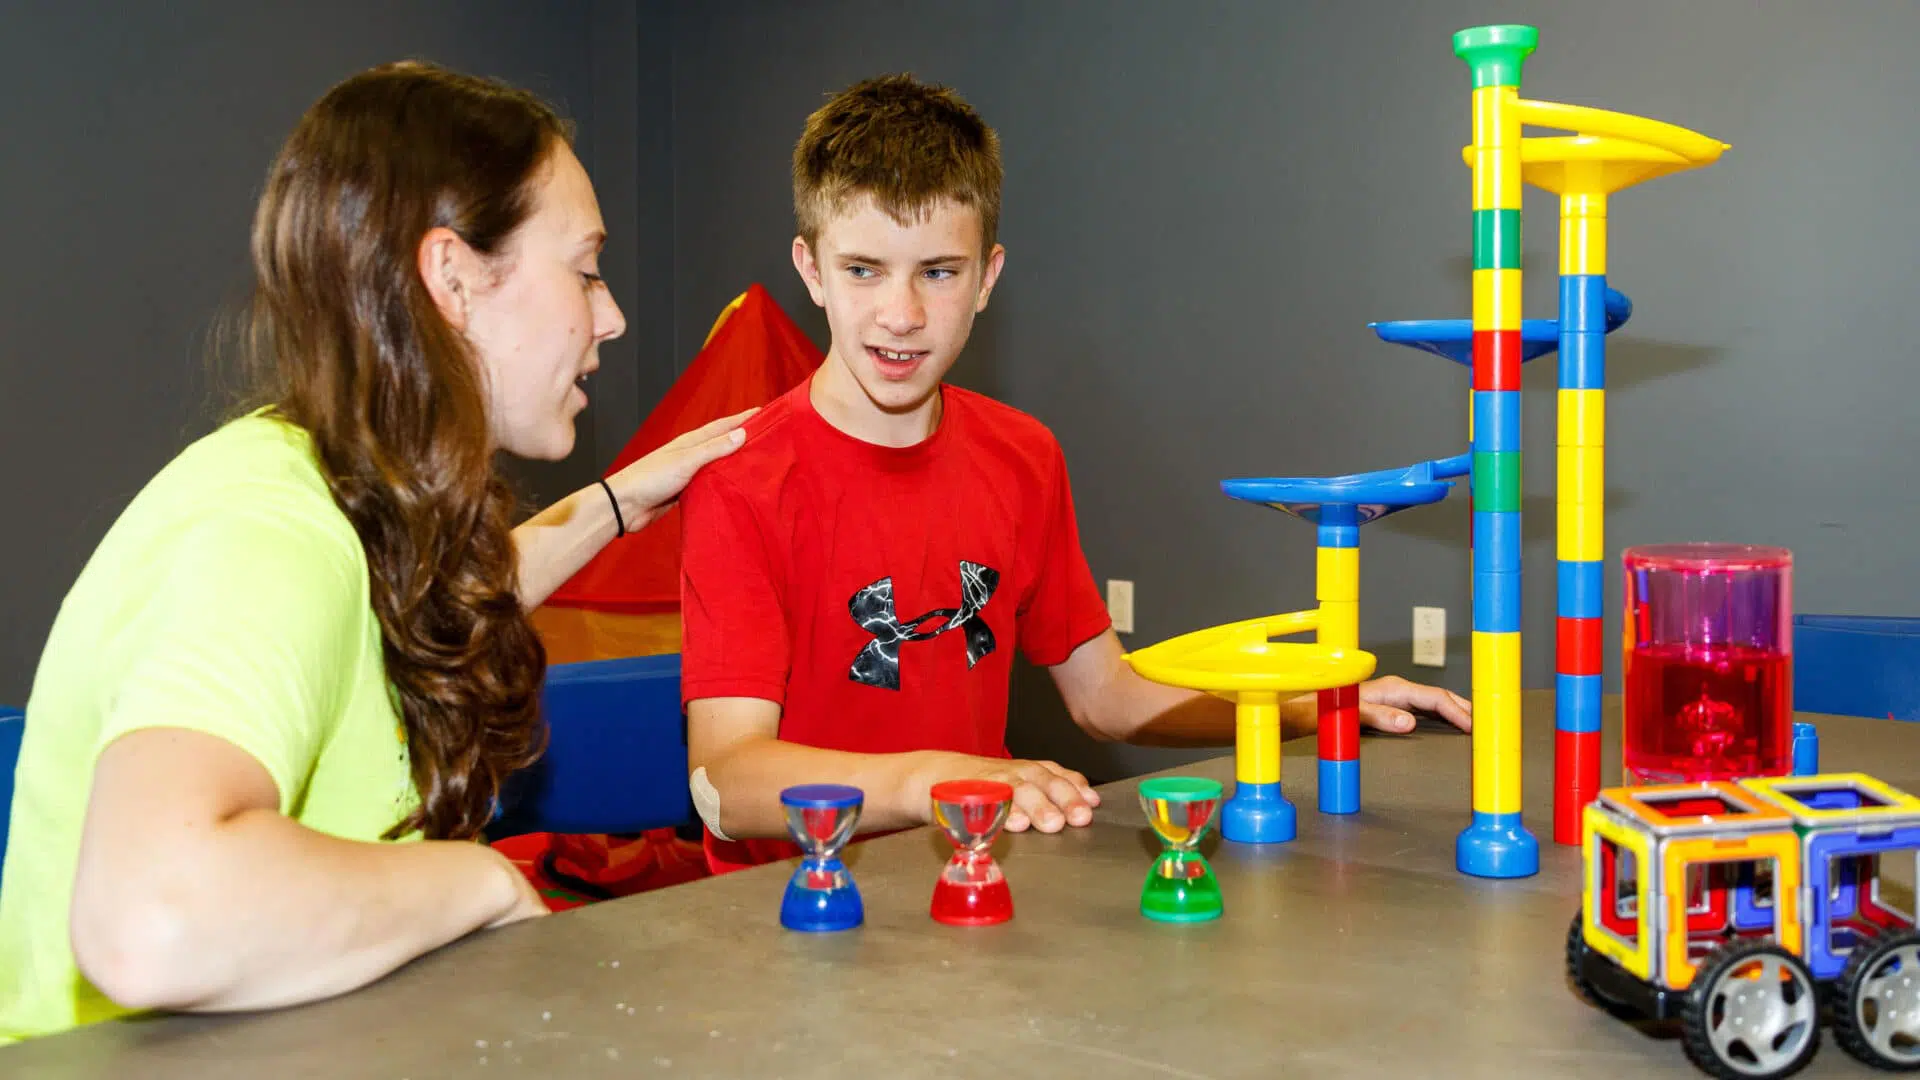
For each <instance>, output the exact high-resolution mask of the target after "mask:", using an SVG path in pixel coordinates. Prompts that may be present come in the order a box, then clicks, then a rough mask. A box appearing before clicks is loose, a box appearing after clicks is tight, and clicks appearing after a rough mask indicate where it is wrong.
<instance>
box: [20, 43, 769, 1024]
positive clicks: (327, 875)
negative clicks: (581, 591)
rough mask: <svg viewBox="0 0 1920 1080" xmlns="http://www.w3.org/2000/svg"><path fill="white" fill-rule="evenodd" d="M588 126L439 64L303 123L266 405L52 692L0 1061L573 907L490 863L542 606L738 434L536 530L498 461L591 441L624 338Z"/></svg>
mask: <svg viewBox="0 0 1920 1080" xmlns="http://www.w3.org/2000/svg"><path fill="white" fill-rule="evenodd" d="M569 137H570V136H569V130H568V128H567V127H566V125H565V124H564V123H563V121H561V120H560V119H559V118H558V117H556V116H555V115H554V114H553V113H552V112H551V111H550V110H548V109H547V108H546V107H545V106H544V105H542V104H540V103H539V102H538V101H536V100H534V99H533V98H531V97H529V96H528V95H525V94H523V93H520V92H517V91H514V90H511V89H508V88H506V87H502V86H499V85H496V84H492V83H488V82H483V81H481V80H477V79H472V78H467V77H464V76H460V75H456V74H453V73H450V72H446V71H444V70H440V69H437V68H433V67H431V66H427V65H420V64H400V65H394V66H389V67H384V68H379V69H376V70H373V71H370V72H367V73H364V74H362V75H359V76H357V77H355V78H352V79H350V80H348V81H347V82H345V83H343V84H341V85H340V86H338V87H336V88H334V89H333V90H332V91H331V92H330V93H329V94H328V95H327V96H326V97H325V98H323V99H322V100H321V101H320V102H319V103H318V104H316V105H315V106H314V107H313V108H312V110H310V111H309V112H308V113H307V115H306V116H305V117H303V118H302V120H301V122H300V124H299V126H298V127H297V128H296V130H295V131H294V133H293V135H292V137H291V138H290V140H289V141H288V143H287V145H286V146H285V148H284V149H283V150H282V152H281V154H280V156H279V158H278V160H277V161H276V162H275V164H274V166H273V168H272V170H271V172H270V173H269V176H268V181H267V186H266V191H265V194H264V196H263V197H262V199H261V202H260V206H259V209H258V213H257V216H256V218H255V221H254V228H253V243H252V251H253V262H254V271H255V275H256V283H255V286H256V287H255V299H254V303H253V307H252V310H251V313H250V319H249V328H250V334H249V338H248V340H249V346H250V347H249V352H250V354H251V355H252V356H253V357H254V358H256V359H258V360H259V361H261V362H262V366H263V369H264V373H265V375H266V376H267V381H266V383H265V387H266V390H267V395H268V396H267V400H269V401H270V402H271V404H270V405H268V406H267V407H265V408H262V409H260V410H257V411H254V412H251V413H249V414H247V415H245V416H243V417H240V418H238V419H236V420H233V421H232V422H230V423H228V424H226V425H224V426H222V427H221V428H220V429H219V430H218V431H216V432H215V433H213V434H211V435H209V436H207V437H206V438H205V439H203V440H201V441H200V442H198V443H196V444H195V445H193V446H192V447H190V448H188V449H187V450H186V451H185V452H183V453H182V454H181V455H180V456H179V457H178V458H176V459H175V460H174V461H173V462H172V463H170V464H169V465H168V466H167V467H166V468H165V469H164V470H162V471H161V473H160V474H159V475H158V476H156V477H155V478H154V479H153V480H152V481H151V482H150V483H149V484H148V485H147V487H146V488H145V489H144V490H143V491H142V492H141V494H140V495H139V496H138V497H137V498H136V499H135V500H134V501H133V503H132V504H131V505H130V506H129V507H128V508H127V510H126V511H125V513H124V514H123V515H122V517H121V518H120V520H119V521H118V522H116V523H115V525H114V527H113V529H112V530H111V531H110V532H109V533H108V535H107V536H106V538H105V539H104V540H103V541H102V543H101V545H100V547H99V549H98V550H97V551H96V552H95V554H94V556H93V558H92V560H91V562H90V563H89V564H88V566H87V567H86V569H85V570H84V571H83V572H82V574H81V576H80V578H79V580H78V581H77V582H76V583H75V585H74V587H73V589H72V591H71V592H70V593H69V594H68V596H67V598H66V601H65V603H64V605H63V606H62V609H61V611H60V615H59V617H58V619H57V621H56V622H55V624H54V627H53V630H52V633H51V635H50V637H49V639H48V643H47V646H46V651H45V654H44V655H43V657H42V660H41V664H40V668H39V671H38V673H37V675H36V677H35V682H34V688H33V694H32V697H31V699H30V701H29V703H28V708H27V712H28V723H27V735H26V745H25V747H24V748H23V751H22V755H21V763H20V769H19V774H18V775H19V791H18V794H17V796H16V800H15V807H14V812H15V818H14V829H13V841H12V848H11V850H10V851H9V852H8V856H7V865H6V867H5V876H4V879H3V884H0V1043H4V1042H6V1041H9V1040H10V1039H18V1038H22V1037H26V1036H30V1035H38V1034H44V1033H48V1032H52V1031H58V1030H61V1029H64V1028H68V1027H71V1026H74V1025H76V1024H84V1023H88V1022H92V1021H96V1020H100V1019H103V1018H107V1017H111V1016H114V1015H118V1014H121V1013H125V1012H129V1011H134V1010H145V1009H169V1010H199V1011H215V1010H234V1009H257V1008H265V1007H273V1006H282V1005H290V1004H293V1003H296V1002H303V1001H310V1000H313V999H317V998H322V997H326V996H329V995H332V994H337V993H341V992H343V991H347V990H351V989H354V988H356V987H359V986H361V985H364V984H366V983H368V982H370V981H372V980H374V979H376V978H378V977H380V976H381V975H383V974H385V973H386V972H388V971H390V970H392V969H393V968H395V967H397V966H399V965H400V964H402V963H405V962H406V961H407V960H409V959H411V958H413V957H415V956H418V955H420V954H421V953H424V952H427V951H428V950H431V949H434V948H436V947H438V946H440V945H443V944H445V943H447V942H448V941H451V940H453V939H455V938H458V937H460V936H462V935H464V934H467V933H469V932H471V931H474V930H477V929H480V928H484V927H493V926H499V925H502V924H504V923H510V922H513V921H515V920H519V919H525V918H529V917H532V916H535V915H540V914H544V913H545V911H546V908H545V906H544V905H543V904H542V902H541V900H540V898H539V896H538V895H536V894H535V892H534V891H533V889H532V888H531V887H530V886H529V885H528V883H527V882H526V881H525V879H524V878H522V877H521V875H520V874H519V873H518V872H517V871H516V870H515V868H514V867H513V866H512V864H510V863H509V862H508V861H507V860H506V859H504V858H503V857H501V856H500V855H499V854H498V853H496V852H494V851H493V850H491V849H490V848H488V847H487V846H486V845H485V844H483V843H477V842H474V841H475V838H476V837H477V836H478V835H479V833H480V831H481V828H482V827H483V826H484V825H485V824H486V822H487V821H488V819H489V818H490V816H491V815H492V813H493V810H494V806H495V799H496V796H497V794H498V792H499V789H500V784H501V781H502V779H503V778H504V777H505V776H507V775H508V774H509V773H510V772H512V771H513V770H515V769H518V768H521V767H524V766H526V765H527V764H529V763H531V762H532V761H533V760H535V758H536V757H537V756H538V753H539V750H540V748H541V734H542V728H541V724H540V720H539V718H538V716H537V715H536V703H537V693H538V689H539V685H540V681H541V677H542V674H543V671H544V654H543V652H542V650H541V647H540V644H539V642H538V640H537V639H536V638H535V636H534V633H533V631H532V630H531V629H530V628H529V626H528V622H527V619H526V614H525V613H526V611H527V610H528V609H530V608H532V607H534V606H535V605H537V604H539V603H540V601H541V600H543V599H544V598H545V597H546V595H547V594H548V593H549V592H551V591H552V590H553V589H554V588H556V587H558V585H559V584H560V583H561V582H563V581H565V580H566V579H567V578H568V577H570V576H571V575H572V574H573V573H574V572H575V571H576V570H578V569H579V568H580V567H581V566H582V565H583V564H584V563H585V562H586V561H587V560H588V559H589V558H591V557H592V555H593V554H594V552H595V551H597V550H598V549H599V548H600V547H601V546H602V545H604V544H605V543H606V542H607V541H608V540H610V539H612V538H613V537H614V536H615V535H617V534H618V533H620V532H623V531H630V530H633V529H637V528H640V527H641V526H643V525H645V524H646V523H647V522H649V521H651V520H652V519H653V518H654V517H656V516H658V514H659V513H660V512H661V511H662V510H663V509H664V508H665V507H666V506H667V505H668V504H669V503H670V502H671V501H672V500H673V499H674V498H675V497H676V496H677V494H678V493H679V491H680V489H681V488H682V487H683V486H684V485H685V484H686V482H687V480H688V479H689V478H690V477H691V476H692V474H693V473H694V472H695V471H696V470H697V469H698V468H699V467H700V466H701V465H703V464H705V463H706V462H707V461H710V460H713V459H714V458H717V457H719V456H721V455H723V454H726V453H729V452H731V450H732V449H733V448H734V447H735V446H737V445H739V442H740V439H741V438H742V434H741V432H740V431H738V430H737V429H738V425H739V421H740V419H741V417H733V418H729V419H727V420H723V421H720V422H717V423H715V424H712V425H709V426H708V427H706V428H702V429H700V430H699V431H696V432H692V433H690V434H689V435H687V436H685V437H683V438H681V439H680V440H677V441H676V442H675V443H673V444H670V445H669V446H667V447H666V448H663V449H662V450H661V451H660V452H658V453H656V454H654V455H652V456H650V457H648V458H646V459H643V460H642V461H640V462H637V463H636V464H634V465H633V466H632V467H630V468H629V469H627V470H624V471H623V472H622V473H621V474H620V475H619V476H617V477H615V478H613V479H612V480H611V482H610V483H604V484H597V485H595V486H594V487H591V488H588V489H586V490H584V491H582V492H580V493H577V494H575V495H574V496H572V497H570V498H568V499H567V500H565V501H564V502H562V503H561V504H560V505H559V506H556V507H554V508H552V509H550V510H548V511H547V512H545V513H543V514H541V515H539V516H538V517H537V518H535V519H533V520H532V521H530V522H528V523H526V524H525V525H523V526H521V527H520V528H519V529H513V528H511V527H510V518H511V515H512V514H513V508H514V502H513V499H512V497H511V495H510V493H509V491H508V488H507V485H506V484H505V483H504V482H503V480H502V479H501V477H500V475H499V474H498V473H497V472H496V471H495V467H494V456H495V454H496V452H501V451H504V452H506V453H511V454H515V455H518V456H521V457H525V458H536V459H547V460H552V459H558V458H562V457H564V456H565V455H566V454H567V453H568V452H570V451H571V450H572V448H573V440H574V430H573V421H574V418H575V416H576V415H577V414H578V413H579V411H580V410H581V409H582V408H583V407H585V405H586V398H585V396H584V394H583V393H582V391H581V389H580V386H579V385H578V384H579V383H581V382H583V381H584V380H585V379H586V377H587V376H588V375H589V374H591V373H592V371H593V370H594V368H595V367H596V366H597V365H598V360H597V355H596V354H597V350H598V347H599V345H600V343H601V342H603V341H607V340H610V339H612V338H615V337H618V336H619V335H620V334H621V333H622V332H623V331H624V330H625V328H626V324H625V321H624V320H623V319H622V317H621V314H620V311H619V309H618V307H616V305H615V304H614V301H613V299H612V297H611V296H610V295H609V294H608V292H607V289H606V286H605V284H604V283H603V282H602V281H601V279H600V276H599V274H598V271H597V259H598V254H599V249H600V244H601V241H602V239H603V237H604V230H603V227H602V224H601V218H600V211H599V207H598V205H597V203H596V201H595V198H594V193H593V187H592V185H591V183H590V182H589V181H588V179H587V175H586V173H585V171H584V170H583V169H582V168H581V166H580V163H579V161H578V160H577V159H576V158H575V156H574V154H573V152H572V150H571V148H570V146H569ZM399 840H406V841H418V842H407V843H393V842H390V841H399Z"/></svg>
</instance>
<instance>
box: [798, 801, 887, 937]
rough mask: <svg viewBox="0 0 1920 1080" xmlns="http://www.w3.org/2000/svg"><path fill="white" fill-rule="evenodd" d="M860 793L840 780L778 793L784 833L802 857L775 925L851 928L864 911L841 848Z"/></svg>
mask: <svg viewBox="0 0 1920 1080" xmlns="http://www.w3.org/2000/svg"><path fill="white" fill-rule="evenodd" d="M865 797H866V796H865V793H864V792H862V791H861V790H860V789H859V788H857V787H848V786H847V785H845V784H802V785H800V786H799V787H790V788H788V789H786V790H785V791H782V792H781V793H780V803H781V805H782V806H784V807H785V808H786V811H787V832H788V833H790V834H791V835H792V836H793V842H794V843H796V844H798V845H800V848H801V850H802V851H804V852H805V853H806V857H805V858H804V859H802V860H801V862H800V867H799V869H797V870H795V871H794V872H793V879H792V880H791V881H789V882H787V894H786V898H785V899H784V900H782V901H781V903H780V925H782V926H784V927H786V928H787V929H789V930H805V931H809V932H819V931H827V930H851V929H852V928H854V927H856V926H859V925H860V922H861V919H862V918H863V917H864V915H865V911H864V909H863V907H862V906H861V903H860V890H859V889H858V888H856V887H854V884H853V875H852V874H851V873H849V872H848V871H847V865H846V864H845V863H843V862H841V861H840V849H841V848H843V847H846V846H847V841H848V840H850V839H852V838H853V828H854V826H855V825H856V824H857V823H858V822H859V821H860V807H861V804H862V802H863V801H864V800H865Z"/></svg>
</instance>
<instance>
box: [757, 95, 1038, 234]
mask: <svg viewBox="0 0 1920 1080" xmlns="http://www.w3.org/2000/svg"><path fill="white" fill-rule="evenodd" d="M1000 177H1001V170H1000V137H999V136H998V135H996V134H994V131H993V129H992V128H990V127H988V126H987V125H986V122H985V121H983V120H981V119H980V116H979V114H978V113H975V112H974V111H973V108H972V106H970V105H968V104H967V103H966V102H965V101H964V100H962V99H961V97H960V95H959V94H956V93H954V92H953V91H952V90H950V89H948V88H947V87H944V86H933V85H929V84H927V83H923V82H920V81H919V80H917V79H915V78H913V76H911V75H883V76H880V77H878V78H873V79H868V80H866V81H864V82H860V83H856V84H854V85H853V86H850V87H848V88H847V89H845V90H842V91H841V92H840V93H838V94H835V95H834V96H833V97H832V98H831V99H830V100H829V101H828V102H827V103H826V104H825V105H823V106H821V107H820V108H819V109H818V110H817V111H815V112H814V114H813V115H811V116H809V117H807V127H806V130H805V131H804V132H803V133H802V134H801V136H800V141H799V143H797V144H796V145H795V146H794V148H793V214H794V219H795V221H796V223H797V224H798V226H799V230H800V236H801V238H802V239H804V240H805V241H806V242H807V246H808V247H814V246H815V245H816V244H817V243H818V241H819V239H820V230H821V229H822V228H823V227H825V225H826V223H827V220H828V219H829V218H831V217H832V216H833V215H834V214H837V213H839V212H841V211H842V210H844V209H845V208H846V206H847V204H848V203H849V202H850V201H851V200H853V199H854V198H857V197H859V196H861V195H868V196H871V197H872V198H873V200H874V204H875V205H876V206H878V207H879V208H880V209H881V210H882V211H883V212H885V213H886V214H887V216H889V217H891V218H893V220H895V221H897V222H899V223H901V224H902V225H904V224H907V223H908V222H909V221H912V220H917V219H919V218H921V217H923V216H924V215H925V214H926V213H927V212H928V211H930V210H931V209H932V208H933V204H934V203H936V202H938V201H940V200H942V199H952V200H953V201H954V202H957V203H959V204H960V205H962V206H969V207H972V208H973V209H974V210H975V211H976V212H977V213H978V214H979V215H980V232H981V242H980V250H981V252H983V253H984V252H987V251H991V250H992V249H993V244H994V237H995V235H996V233H997V232H998V230H999V227H1000Z"/></svg>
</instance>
